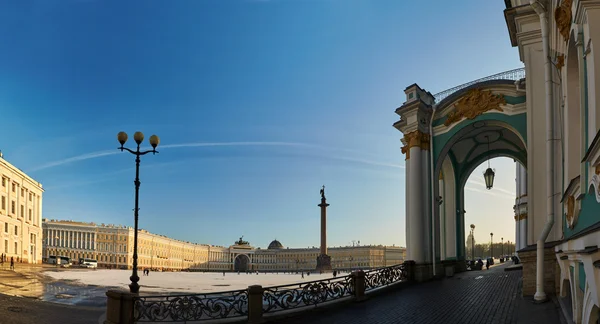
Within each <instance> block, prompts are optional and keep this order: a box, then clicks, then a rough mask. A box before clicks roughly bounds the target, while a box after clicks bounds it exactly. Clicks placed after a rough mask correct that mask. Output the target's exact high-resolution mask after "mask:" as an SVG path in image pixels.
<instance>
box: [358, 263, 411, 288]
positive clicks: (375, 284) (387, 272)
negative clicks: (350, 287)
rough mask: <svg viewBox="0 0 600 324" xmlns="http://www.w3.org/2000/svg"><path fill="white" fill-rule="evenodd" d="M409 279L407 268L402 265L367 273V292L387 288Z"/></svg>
mask: <svg viewBox="0 0 600 324" xmlns="http://www.w3.org/2000/svg"><path fill="white" fill-rule="evenodd" d="M407 278H408V274H407V272H406V268H405V267H404V265H402V264H399V265H395V266H391V267H385V268H381V269H375V270H370V271H365V291H369V290H373V289H377V288H381V287H385V286H388V285H391V284H393V283H396V282H399V281H404V280H407Z"/></svg>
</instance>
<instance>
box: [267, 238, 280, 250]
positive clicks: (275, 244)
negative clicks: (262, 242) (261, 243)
mask: <svg viewBox="0 0 600 324" xmlns="http://www.w3.org/2000/svg"><path fill="white" fill-rule="evenodd" d="M268 249H269V250H276V249H283V245H282V244H281V242H279V241H277V240H273V242H271V244H269V247H268Z"/></svg>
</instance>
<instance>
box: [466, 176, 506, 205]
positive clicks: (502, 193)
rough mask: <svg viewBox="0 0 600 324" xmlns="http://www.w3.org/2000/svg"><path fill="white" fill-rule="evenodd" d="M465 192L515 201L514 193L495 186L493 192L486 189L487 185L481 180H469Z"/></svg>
mask: <svg viewBox="0 0 600 324" xmlns="http://www.w3.org/2000/svg"><path fill="white" fill-rule="evenodd" d="M465 190H468V191H473V192H478V193H482V194H486V195H490V196H494V197H499V198H504V199H511V200H514V199H515V192H514V191H510V190H506V189H503V188H499V187H497V186H494V188H492V190H488V189H486V187H485V183H483V182H481V181H479V180H473V179H469V180H467V183H466V185H465Z"/></svg>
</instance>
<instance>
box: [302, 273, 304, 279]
mask: <svg viewBox="0 0 600 324" xmlns="http://www.w3.org/2000/svg"><path fill="white" fill-rule="evenodd" d="M302 279H304V271H302Z"/></svg>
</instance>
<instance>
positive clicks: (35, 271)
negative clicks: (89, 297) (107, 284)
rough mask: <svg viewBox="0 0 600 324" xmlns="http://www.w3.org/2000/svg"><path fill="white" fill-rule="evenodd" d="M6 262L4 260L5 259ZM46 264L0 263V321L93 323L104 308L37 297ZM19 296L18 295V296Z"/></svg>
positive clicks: (21, 322) (16, 322)
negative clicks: (44, 299)
mask: <svg viewBox="0 0 600 324" xmlns="http://www.w3.org/2000/svg"><path fill="white" fill-rule="evenodd" d="M5 265H6V263H5ZM42 268H48V266H45V265H31V264H21V263H17V264H15V271H12V270H9V267H8V265H6V266H4V267H2V266H0V324H4V323H7V324H8V323H10V324H34V323H36V324H37V323H39V324H54V323H65V324H70V323H72V324H79V323H81V324H92V323H93V324H96V323H98V319H99V318H100V316H102V315H103V314H104V312H105V309H104V308H91V307H82V306H68V305H61V304H56V303H51V302H45V301H41V300H39V299H38V298H39V296H40V295H41V294H43V292H44V290H45V289H44V287H45V285H46V283H45V281H44V279H43V276H42V275H41V270H42ZM17 296H20V297H17Z"/></svg>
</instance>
